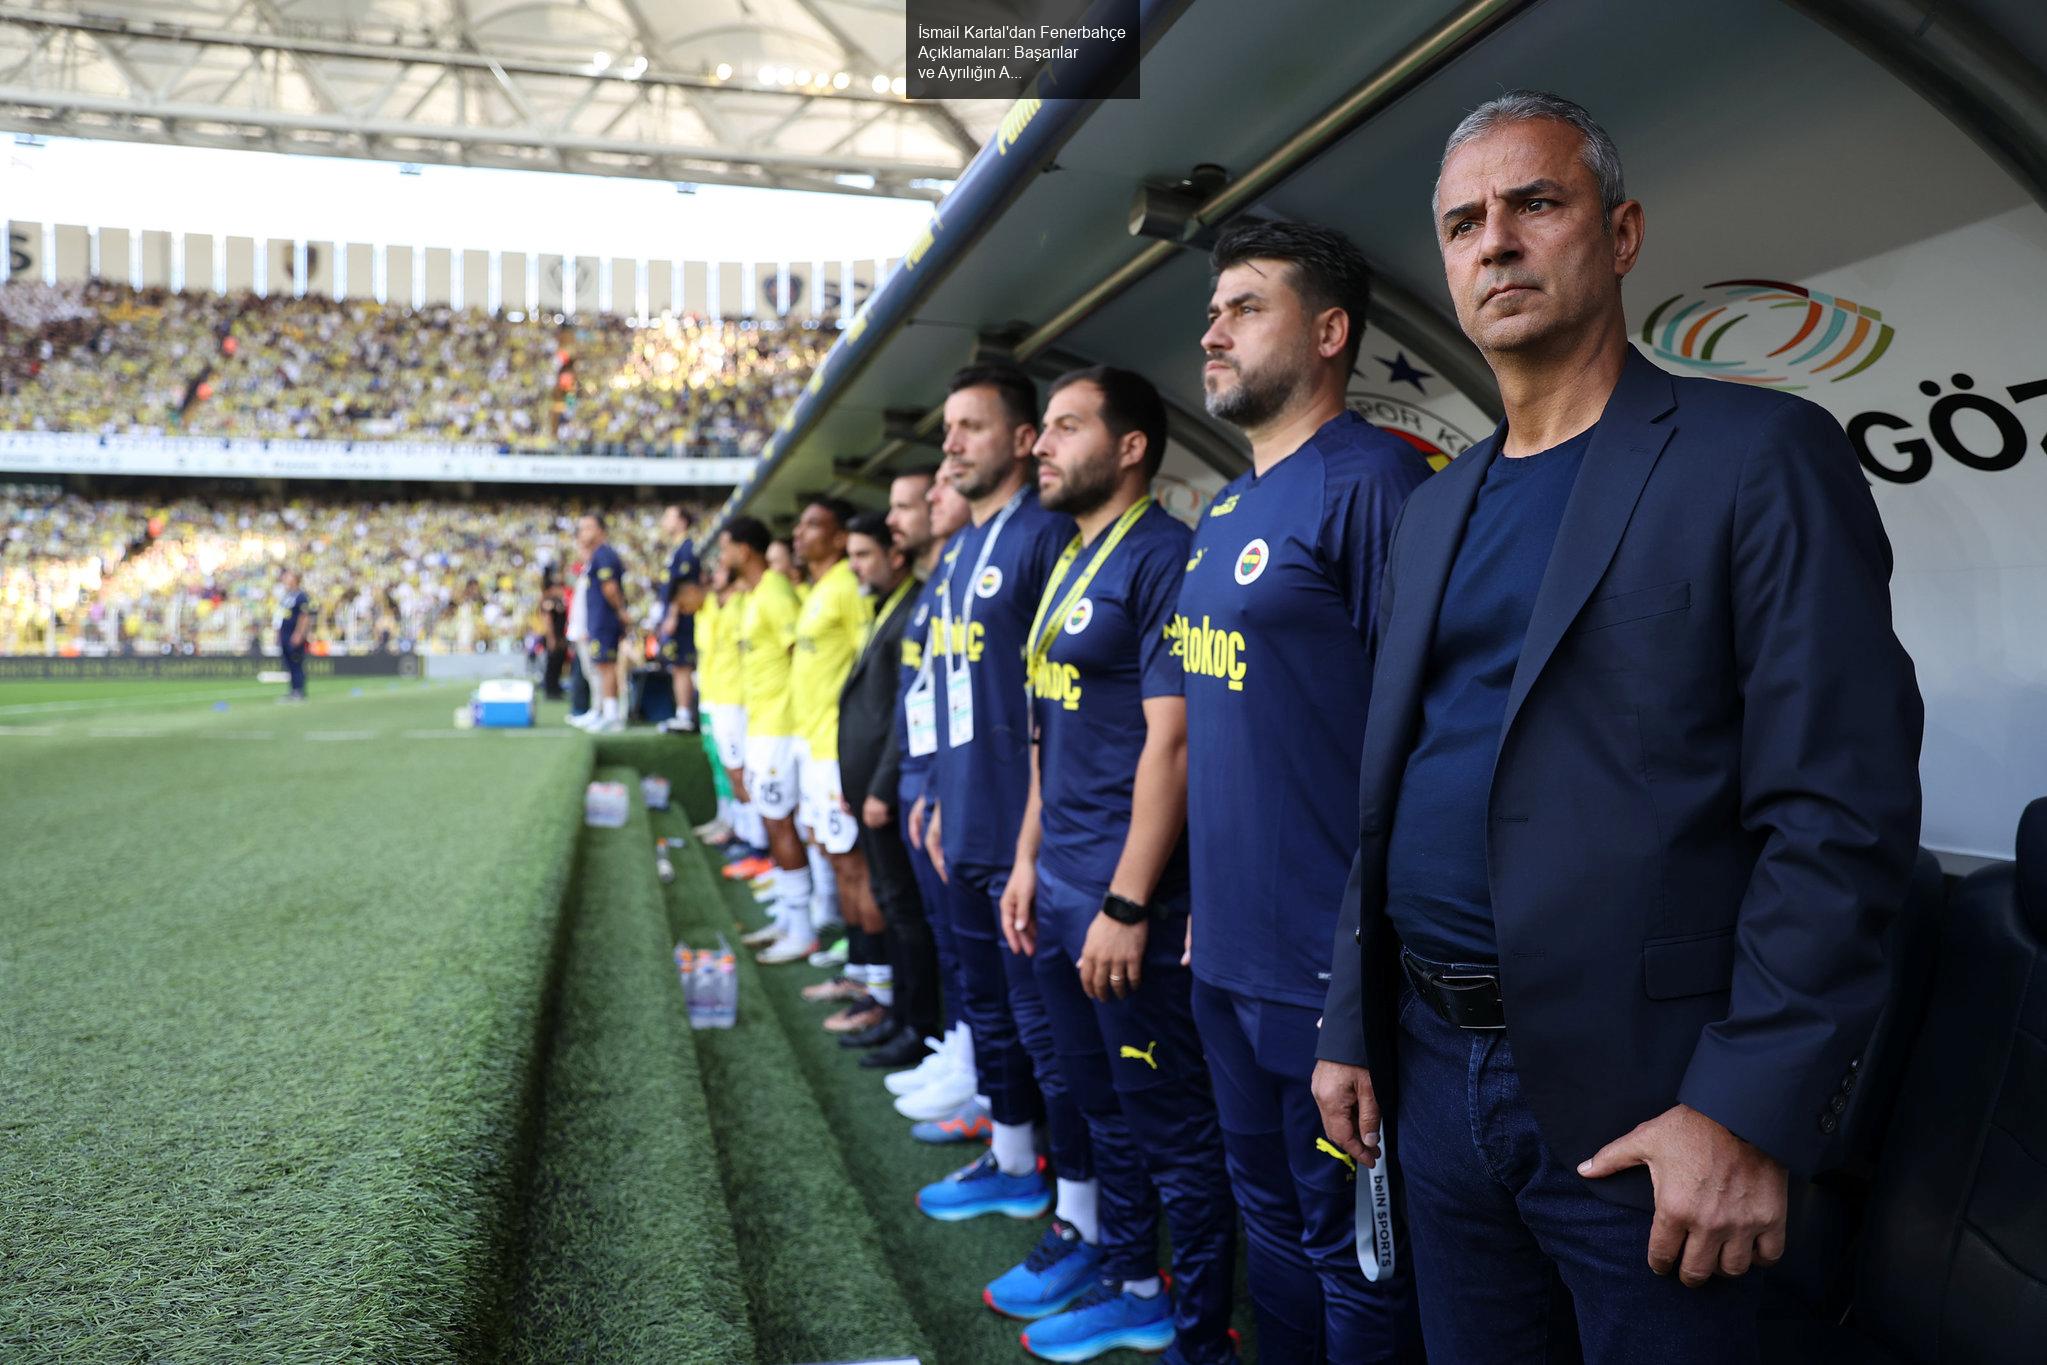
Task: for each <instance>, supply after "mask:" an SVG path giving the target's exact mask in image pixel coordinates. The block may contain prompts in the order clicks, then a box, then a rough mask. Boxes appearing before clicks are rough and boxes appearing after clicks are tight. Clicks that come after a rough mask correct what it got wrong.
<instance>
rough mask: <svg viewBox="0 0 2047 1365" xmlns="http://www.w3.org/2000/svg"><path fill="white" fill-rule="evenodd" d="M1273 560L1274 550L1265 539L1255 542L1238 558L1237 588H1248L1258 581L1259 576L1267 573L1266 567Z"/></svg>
mask: <svg viewBox="0 0 2047 1365" xmlns="http://www.w3.org/2000/svg"><path fill="white" fill-rule="evenodd" d="M1271 558H1272V550H1271V549H1270V547H1268V546H1267V545H1266V543H1265V541H1264V540H1263V539H1259V540H1254V541H1252V542H1251V543H1250V544H1249V545H1246V546H1245V547H1244V549H1243V553H1241V554H1239V555H1238V556H1237V569H1236V578H1237V586H1238V587H1240V588H1248V587H1250V586H1251V585H1252V584H1253V583H1255V582H1257V581H1258V575H1259V574H1262V573H1264V572H1265V565H1266V563H1267V562H1268V561H1270V560H1271Z"/></svg>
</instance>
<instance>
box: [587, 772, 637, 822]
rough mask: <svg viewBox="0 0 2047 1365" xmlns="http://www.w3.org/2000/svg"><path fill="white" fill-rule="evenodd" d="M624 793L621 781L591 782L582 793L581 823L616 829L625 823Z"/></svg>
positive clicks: (623, 784)
mask: <svg viewBox="0 0 2047 1365" xmlns="http://www.w3.org/2000/svg"><path fill="white" fill-rule="evenodd" d="M626 808H627V807H626V794H625V783H623V782H592V783H591V784H590V785H589V787H588V788H587V789H586V790H585V791H584V793H583V823H584V824H586V825H594V826H596V827H598V828H600V829H618V828H621V827H622V826H623V825H624V824H625V819H626Z"/></svg>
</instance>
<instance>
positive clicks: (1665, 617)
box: [1319, 350, 1923, 1208]
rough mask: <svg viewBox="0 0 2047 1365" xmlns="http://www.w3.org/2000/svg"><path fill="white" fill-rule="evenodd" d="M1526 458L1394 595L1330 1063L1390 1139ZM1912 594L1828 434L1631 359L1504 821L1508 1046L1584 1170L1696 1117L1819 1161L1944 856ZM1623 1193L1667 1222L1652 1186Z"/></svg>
mask: <svg viewBox="0 0 2047 1365" xmlns="http://www.w3.org/2000/svg"><path fill="white" fill-rule="evenodd" d="M1503 435H1504V428H1502V429H1501V430H1500V431H1496V432H1494V433H1493V435H1492V436H1491V437H1489V438H1488V439H1487V440H1486V441H1484V442H1483V443H1481V444H1479V445H1477V446H1474V447H1473V448H1472V449H1470V450H1469V451H1467V452H1466V453H1465V454H1464V455H1462V456H1461V457H1459V458H1458V459H1457V460H1456V461H1455V462H1454V463H1453V464H1451V465H1450V467H1449V468H1448V469H1446V470H1444V471H1443V472H1442V473H1440V474H1438V475H1436V477H1434V478H1433V479H1430V480H1429V481H1428V482H1427V483H1425V484H1423V485H1422V486H1421V488H1420V489H1418V490H1417V491H1416V492H1415V494H1414V495H1413V497H1411V498H1410V499H1409V500H1408V503H1407V506H1406V508H1405V509H1404V511H1403V512H1402V514H1401V519H1400V523H1399V525H1398V527H1397V528H1396V529H1395V532H1394V537H1393V543H1392V545H1391V548H1390V549H1389V551H1388V558H1387V567H1386V572H1385V574H1384V578H1383V582H1382V588H1381V598H1380V606H1379V616H1378V620H1379V631H1380V637H1379V638H1380V643H1379V652H1378V658H1377V661H1376V665H1375V669H1374V673H1373V683H1372V697H1371V704H1370V709H1369V711H1368V713H1367V720H1366V726H1365V747H1364V760H1363V775H1362V780H1361V790H1360V796H1359V851H1358V858H1357V862H1356V864H1355V866H1354V867H1353V868H1352V871H1351V878H1350V886H1349V889H1348V891H1347V892H1346V894H1345V897H1344V905H1343V913H1342V916H1341V918H1340V920H1339V926H1338V930H1337V938H1336V944H1335V951H1334V960H1333V962H1332V968H1331V973H1330V986H1329V997H1328V1002H1327V1009H1326V1013H1325V1016H1324V1019H1323V1026H1322V1033H1321V1040H1320V1045H1319V1054H1320V1055H1321V1056H1322V1057H1324V1058H1326V1059H1329V1060H1332V1061H1342V1062H1349V1063H1352V1064H1354V1065H1364V1066H1370V1067H1371V1068H1372V1071H1373V1078H1374V1085H1375V1089H1376V1090H1377V1091H1378V1093H1379V1096H1380V1099H1381V1102H1382V1104H1384V1105H1386V1106H1387V1107H1388V1112H1389V1113H1390V1112H1394V1111H1393V1110H1392V1108H1391V1106H1392V1104H1393V1103H1394V1102H1395V1101H1394V1092H1395V1091H1396V1089H1397V1085H1398V1075H1397V1069H1396V1065H1395V1062H1396V1055H1395V1043H1394V1038H1395V1033H1394V1027H1395V1021H1394V1009H1395V1004H1396V1001H1397V992H1398V980H1399V975H1398V955H1399V948H1400V945H1399V942H1398V940H1397V939H1396V937H1395V935H1394V933H1393V930H1392V927H1391V925H1390V923H1389V922H1388V921H1387V919H1386V916H1385V888H1386V841H1387V838H1388V836H1389V833H1390V831H1391V829H1392V826H1393V805H1394V802H1395V801H1396V800H1397V799H1398V795H1399V792H1400V785H1401V779H1402V775H1403V774H1404V772H1405V770H1406V766H1407V760H1408V755H1409V752H1410V751H1411V749H1412V748H1413V746H1414V742H1415V739H1416V737H1417V730H1418V725H1419V719H1420V715H1421V702H1422V695H1423V690H1424V687H1425V685H1426V679H1427V672H1428V662H1429V651H1430V641H1431V639H1432V637H1433V635H1434V631H1435V623H1436V616H1437V611H1438V609H1439V607H1440V606H1441V604H1442V599H1443V591H1444V584H1445V582H1446V580H1447V579H1448V578H1449V575H1450V566H1451V562H1452V561H1453V560H1454V559H1455V558H1456V554H1457V547H1458V542H1459V540H1460V539H1461V538H1462V536H1463V533H1464V526H1465V523H1466V520H1467V518H1468V517H1469V515H1470V513H1471V507H1472V503H1473V501H1474V499H1475V498H1476V496H1477V493H1478V489H1479V487H1480V485H1481V484H1483V483H1484V482H1485V476H1486V470H1487V469H1488V468H1489V467H1490V466H1491V464H1492V462H1493V460H1494V458H1495V457H1496V456H1497V454H1498V451H1499V446H1500V442H1501V440H1502V438H1503ZM1890 568H1891V553H1890V542H1889V541H1888V539H1887V538H1886V537H1885V535H1884V530H1883V526H1882V524H1881V522H1880V521H1879V520H1878V518H1877V513H1876V506H1875V503H1874V501H1873V500H1872V499H1871V497H1870V495H1869V488H1868V486H1867V484H1866V483H1865V482H1864V480H1863V476H1862V472H1861V470H1860V469H1859V467H1858V466H1857V463H1856V458H1855V454H1854V452H1853V450H1852V449H1851V448H1850V446H1849V444H1848V441H1847V438H1846V437H1845V436H1844V435H1843V433H1842V431H1841V428H1840V426H1839V425H1838V424H1837V423H1836V422H1835V421H1834V419H1833V418H1832V417H1830V416H1828V415H1827V413H1826V412H1825V411H1824V410H1822V409H1821V408H1819V407H1817V406H1815V405H1814V404H1812V403H1808V402H1806V401H1804V400H1802V399H1799V398H1796V397H1793V396H1791V395H1788V394H1783V393H1778V392H1774V391H1769V390H1763V389H1757V388H1751V387H1748V386H1746V385H1740V384H1732V383H1723V382H1719V381H1714V380H1700V379H1679V378H1673V377H1672V376H1670V375H1669V374H1666V373H1665V372H1664V371H1662V370H1660V369H1658V368H1657V367H1656V366H1654V365H1652V364H1650V363H1649V361H1647V360H1645V359H1643V358H1642V357H1641V356H1640V355H1639V354H1636V353H1634V352H1633V351H1632V350H1631V351H1630V353H1629V355H1628V360H1627V364H1626V366H1625V368H1624V369H1623V371H1622V374H1621V378H1620V382H1619V383H1618V384H1617V385H1616V386H1615V388H1614V391H1613V394H1612V396H1611V397H1610V398H1609V399H1608V402H1607V406H1606V411H1605V414H1604V415H1603V416H1602V417H1601V419H1600V422H1599V427H1598V430H1597V431H1596V433H1595V434H1594V436H1593V440H1592V444H1591V447H1590V449H1588V450H1587V451H1586V454H1585V458H1584V463H1583V465H1582V466H1581V467H1580V470H1579V474H1578V479H1577V483H1576V485H1575V486H1574V487H1573V489H1572V492H1571V498H1570V502H1569V504H1568V505H1567V507H1566V509H1565V512H1564V519H1563V524H1562V526H1561V528H1560V529H1559V531H1558V534H1557V539H1556V547H1555V550H1554V551H1553V552H1552V554H1551V556H1550V560H1549V565H1548V568H1547V570H1546V571H1545V573H1544V575H1543V580H1542V585H1541V587H1540V589H1539V590H1538V592H1537V595H1536V601H1535V608H1534V612H1533V614H1532V616H1531V617H1530V619H1529V623H1528V634H1527V638H1526V641H1525V643H1524V644H1523V646H1522V651H1521V658H1520V662H1519V665H1518V666H1517V668H1516V670H1515V674H1514V678H1513V682H1512V685H1511V687H1510V689H1509V692H1508V698H1507V714H1506V721H1505V723H1504V725H1503V726H1502V728H1501V736H1500V747H1499V753H1498V757H1497V759H1496V761H1495V767H1494V771H1493V778H1492V785H1491V788H1490V790H1489V792H1488V793H1487V796H1486V800H1485V806H1484V813H1483V818H1484V820H1485V822H1486V865H1487V873H1488V880H1489V883H1490V886H1491V890H1492V901H1493V918H1494V923H1495V926H1496V929H1497V933H1498V941H1499V948H1500V973H1501V990H1502V993H1503V995H1504V997H1505V1003H1506V1018H1507V1037H1508V1038H1509V1039H1510V1040H1511V1041H1512V1045H1513V1049H1514V1059H1515V1062H1516V1064H1517V1065H1518V1067H1519V1069H1520V1074H1521V1079H1522V1086H1523V1089H1524V1092H1525V1093H1526V1095H1527V1098H1528V1101H1529V1104H1530V1106H1531V1107H1532V1108H1533V1110H1534V1112H1535V1117H1536V1120H1537V1123H1538V1124H1539V1126H1540V1128H1541V1131H1542V1133H1543V1137H1544V1139H1545V1141H1546V1142H1547V1143H1548V1144H1549V1147H1550V1149H1551V1150H1552V1151H1553V1152H1555V1153H1556V1154H1557V1155H1558V1156H1559V1157H1560V1158H1562V1159H1564V1160H1566V1161H1569V1162H1570V1163H1572V1164H1573V1165H1575V1164H1577V1163H1578V1162H1579V1161H1581V1160H1583V1159H1584V1158H1586V1157H1588V1156H1590V1155H1592V1153H1594V1152H1595V1151H1597V1150H1598V1149H1599V1148H1600V1147H1602V1146H1604V1145H1605V1144H1606V1143H1608V1142H1610V1141H1612V1140H1613V1139H1614V1138H1617V1137H1620V1136H1622V1135H1623V1134H1625V1133H1626V1132H1627V1131H1628V1130H1629V1129H1630V1128H1632V1127H1634V1126H1635V1125H1636V1124H1638V1123H1641V1122H1642V1121H1644V1120H1646V1119H1650V1118H1654V1117H1655V1116H1656V1115H1658V1114H1660V1113H1662V1112H1664V1111H1665V1110H1667V1109H1669V1108H1670V1107H1671V1106H1672V1105H1675V1104H1679V1103H1683V1104H1688V1105H1690V1106H1691V1107H1693V1108H1694V1109H1697V1110H1699V1111H1701V1112H1702V1113H1704V1114H1706V1115H1708V1116H1709V1117H1711V1118H1713V1119H1714V1120H1716V1121H1718V1122H1719V1123H1721V1124H1722V1125H1724V1126H1725V1127H1727V1128H1729V1129H1730V1130H1732V1131H1733V1132H1734V1133H1736V1134H1737V1135H1739V1136H1740V1137H1742V1138H1745V1139H1747V1140H1748V1141H1750V1142H1752V1143H1754V1144H1755V1145H1756V1146H1758V1147H1760V1148H1762V1149H1763V1150H1764V1151H1765V1152H1768V1153H1769V1154H1770V1155H1771V1156H1773V1157H1775V1158H1777V1159H1778V1160H1779V1161H1781V1162H1783V1163H1784V1164H1785V1165H1787V1166H1789V1167H1790V1168H1792V1169H1793V1170H1794V1171H1799V1172H1801V1173H1804V1172H1810V1171H1812V1170H1813V1169H1815V1168H1816V1167H1818V1166H1819V1165H1820V1164H1821V1163H1822V1158H1823V1154H1824V1149H1825V1148H1826V1146H1827V1140H1828V1138H1829V1137H1830V1136H1831V1134H1832V1132H1833V1129H1834V1126H1835V1125H1834V1121H1833V1114H1832V1109H1831V1107H1830V1106H1831V1101H1832V1100H1833V1098H1834V1096H1835V1094H1836V1092H1837V1091H1838V1090H1839V1089H1840V1088H1841V1087H1842V1086H1843V1084H1844V1081H1845V1080H1846V1078H1847V1077H1848V1075H1849V1073H1850V1072H1851V1070H1852V1069H1853V1064H1854V1062H1855V1060H1856V1058H1857V1057H1858V1056H1859V1054H1860V1053H1861V1052H1862V1050H1863V1047H1864V1046H1865V1044H1866V1042H1867V1040H1868V1036H1869V1033H1870V1030H1871V1028H1872V1026H1873V1025H1874V1023H1875V1020H1876V1016H1877V1012H1878V1010H1879V1009H1880V1008H1881V1006H1882V1004H1883V996H1884V988H1885V979H1886V977H1885V971H1884V964H1883V946H1882V935H1883V930H1884V927H1885V925H1886V924H1887V923H1888V922H1889V920H1890V917H1891V916H1892V915H1893V914H1895V913H1896V912H1897V910H1898V908H1899V906H1900V905H1901V904H1902V903H1903V901H1904V898H1905V894H1906V888H1907V883H1908V880H1909V878H1910V875H1911V870H1912V866H1913V860H1914V857H1915V855H1916V852H1917V841H1918V834H1919V776H1918V758H1919V739H1920V729H1921V725H1922V721H1923V711H1922V708H1921V705H1920V700H1919V691H1918V685H1917V682H1916V680H1915V678H1914V674H1913V669H1912V661H1911V660H1910V658H1908V657H1907V656H1906V654H1905V651H1904V649H1903V648H1902V647H1901V646H1900V645H1899V643H1898V640H1897V636H1896V635H1895V634H1894V633H1893V631H1892V629H1891V609H1890V591H1889V578H1890ZM1459 1102H1460V1103H1461V1102H1462V1101H1461V1099H1460V1100H1459ZM1396 1136H1397V1134H1396ZM1395 1150H1396V1151H1397V1150H1398V1147H1397V1146H1396V1147H1395ZM1592 1183H1593V1185H1594V1187H1595V1188H1596V1189H1599V1190H1600V1191H1601V1192H1602V1193H1603V1194H1605V1195H1607V1196H1608V1197H1609V1198H1612V1199H1614V1200H1617V1201H1619V1202H1623V1203H1628V1204H1633V1205H1635V1206H1637V1207H1642V1208H1648V1207H1651V1206H1652V1203H1653V1197H1652V1194H1651V1190H1650V1186H1649V1181H1648V1177H1647V1174H1646V1172H1644V1171H1642V1170H1641V1169H1639V1168H1637V1169H1636V1170H1633V1171H1630V1172H1627V1173H1625V1174H1623V1175H1621V1176H1616V1177H1612V1178H1609V1179H1606V1180H1601V1181H1595V1182H1592Z"/></svg>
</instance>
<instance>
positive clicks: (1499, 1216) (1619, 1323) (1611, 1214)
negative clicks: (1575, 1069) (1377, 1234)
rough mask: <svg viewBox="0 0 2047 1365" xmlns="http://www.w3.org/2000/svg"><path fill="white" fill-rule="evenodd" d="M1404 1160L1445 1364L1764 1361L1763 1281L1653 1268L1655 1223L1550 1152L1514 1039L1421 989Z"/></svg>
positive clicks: (1425, 1320)
mask: <svg viewBox="0 0 2047 1365" xmlns="http://www.w3.org/2000/svg"><path fill="white" fill-rule="evenodd" d="M1614 1136H1615V1137H1619V1136H1621V1135H1620V1134H1619V1133H1615V1134H1614ZM1392 1150H1393V1156H1394V1161H1395V1163H1396V1165H1395V1170H1396V1172H1397V1175H1398V1178H1399V1179H1400V1180H1401V1181H1402V1182H1403V1184H1404V1186H1405V1190H1406V1197H1407V1227H1408V1236H1409V1238H1410V1241H1411V1244H1412V1246H1413V1248H1414V1271H1415V1290H1416V1293H1417V1294H1418V1295H1419V1297H1420V1300H1421V1316H1422V1337H1423V1339H1424V1341H1425V1342H1426V1343H1427V1347H1428V1353H1429V1361H1430V1362H1431V1365H1461V1363H1462V1362H1467V1361H1469V1362H1484V1365H1508V1363H1509V1362H1518V1361H1529V1362H1537V1361H1541V1362H1547V1361H1574V1360H1579V1359H1583V1360H1586V1361H1591V1362H1596V1365H1608V1363H1609V1362H1610V1363H1611V1365H1622V1363H1623V1362H1637V1361H1656V1362H1658V1365H1708V1363H1709V1362H1710V1363H1711V1365H1722V1363H1723V1362H1726V1363H1728V1365H1731V1363H1732V1362H1737V1361H1739V1362H1744V1365H1745V1363H1746V1362H1752V1361H1754V1360H1755V1359H1756V1358H1757V1355H1758V1352H1759V1350H1760V1345H1759V1342H1758V1337H1757V1328H1756V1308H1757V1280H1756V1277H1755V1276H1754V1275H1752V1274H1751V1275H1745V1276H1743V1277H1742V1278H1740V1279H1738V1280H1729V1279H1718V1278H1716V1279H1714V1280H1711V1281H1709V1282H1708V1283H1707V1284H1706V1285H1704V1286H1703V1287H1701V1288H1699V1289H1687V1288H1685V1287H1684V1285H1683V1284H1682V1283H1680V1282H1679V1280H1678V1278H1677V1277H1676V1276H1675V1275H1671V1276H1668V1277H1665V1276H1661V1275H1658V1274H1656V1273H1655V1272H1654V1271H1652V1270H1651V1269H1649V1262H1648V1249H1649V1221H1650V1220H1649V1215H1648V1214H1647V1213H1644V1212H1642V1211H1641V1210H1640V1209H1634V1208H1629V1207H1626V1206H1624V1205H1620V1204H1615V1203H1612V1202H1611V1201H1609V1200H1606V1199H1603V1198H1601V1197H1600V1196H1599V1195H1598V1194H1597V1193H1595V1192H1594V1190H1593V1188H1592V1185H1591V1182H1589V1181H1586V1180H1584V1179H1582V1178H1581V1177H1580V1176H1579V1175H1578V1173H1577V1172H1576V1170H1574V1169H1573V1168H1572V1166H1571V1164H1570V1163H1569V1162H1566V1161H1564V1160H1562V1159H1560V1158H1559V1157H1557V1156H1556V1154H1555V1153H1553V1152H1551V1151H1550V1149H1549V1146H1548V1145H1547V1144H1546V1143H1545V1142H1544V1141H1543V1139H1542V1134H1541V1133H1540V1132H1539V1131H1538V1130H1537V1128H1536V1125H1535V1115H1534V1113H1533V1111H1531V1110H1530V1109H1529V1107H1528V1101H1527V1099H1526V1098H1525V1097H1524V1096H1523V1094H1522V1092H1521V1076H1520V1073H1519V1072H1518V1071H1516V1070H1515V1067H1514V1052H1513V1048H1512V1046H1511V1045H1510V1044H1509V1042H1508V1040H1507V1035H1506V1034H1505V1033H1504V1032H1493V1033H1479V1032H1467V1031H1465V1030H1463V1029H1459V1028H1457V1027H1455V1026H1454V1025H1451V1024H1447V1023H1444V1022H1443V1021H1442V1020H1441V1019H1439V1018H1437V1016H1436V1015H1435V1013H1434V1012H1433V1011H1432V1010H1430V1009H1429V1007H1428V1006H1427V1005H1426V1004H1424V1003H1422V1002H1421V1000H1420V999H1419V998H1418V997H1416V996H1415V994H1414V993H1413V992H1412V991H1408V990H1405V989H1403V991H1402V995H1401V1004H1400V1099H1399V1114H1398V1117H1397V1119H1396V1122H1395V1125H1394V1133H1393V1144H1392Z"/></svg>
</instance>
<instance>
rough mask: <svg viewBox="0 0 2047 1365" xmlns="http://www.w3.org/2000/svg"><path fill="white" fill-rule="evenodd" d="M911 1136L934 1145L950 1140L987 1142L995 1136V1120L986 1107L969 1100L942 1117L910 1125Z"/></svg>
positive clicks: (941, 1144) (940, 1144)
mask: <svg viewBox="0 0 2047 1365" xmlns="http://www.w3.org/2000/svg"><path fill="white" fill-rule="evenodd" d="M910 1136H911V1137H913V1138H915V1139H917V1141H919V1142H929V1143H931V1144H933V1145H934V1146H943V1145H944V1144H945V1143H948V1142H987V1141H988V1140H989V1139H990V1138H992V1137H994V1136H995V1121H994V1119H993V1118H991V1117H990V1116H989V1114H988V1111H987V1110H986V1109H983V1108H982V1107H981V1106H980V1105H979V1104H978V1103H976V1102H975V1101H973V1100H968V1101H967V1102H966V1103H965V1104H963V1105H961V1106H960V1107H959V1108H957V1109H955V1110H953V1111H952V1112H951V1113H950V1114H947V1115H946V1116H945V1117H944V1118H942V1119H926V1120H924V1122H922V1123H915V1124H912V1125H910Z"/></svg>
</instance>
